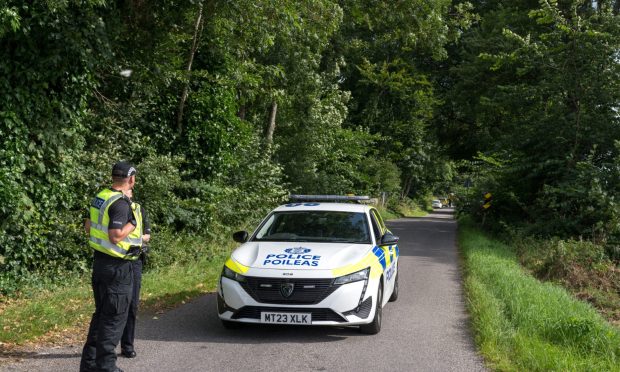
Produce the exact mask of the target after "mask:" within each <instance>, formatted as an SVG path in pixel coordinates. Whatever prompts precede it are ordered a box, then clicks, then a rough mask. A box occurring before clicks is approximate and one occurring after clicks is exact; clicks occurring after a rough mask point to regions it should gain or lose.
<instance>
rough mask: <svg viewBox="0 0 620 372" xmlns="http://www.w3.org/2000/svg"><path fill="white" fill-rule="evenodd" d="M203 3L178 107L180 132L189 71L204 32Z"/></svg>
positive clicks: (179, 130) (199, 11) (180, 131)
mask: <svg viewBox="0 0 620 372" xmlns="http://www.w3.org/2000/svg"><path fill="white" fill-rule="evenodd" d="M202 10H203V3H202V2H201V3H200V5H199V10H198V16H197V17H196V23H195V24H194V37H193V39H192V47H191V49H190V53H189V57H188V59H187V67H186V68H185V72H186V78H187V80H186V81H185V85H184V86H183V91H182V92H181V98H180V99H179V108H178V109H177V130H178V132H179V134H182V133H183V111H184V110H185V102H186V101H187V96H188V95H189V82H190V78H189V76H190V75H189V73H190V72H191V71H192V63H193V62H194V55H195V54H196V50H197V49H198V38H199V37H200V34H201V33H202V25H203V17H202Z"/></svg>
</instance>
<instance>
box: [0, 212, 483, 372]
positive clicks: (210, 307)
mask: <svg viewBox="0 0 620 372" xmlns="http://www.w3.org/2000/svg"><path fill="white" fill-rule="evenodd" d="M388 225H389V226H390V229H391V230H392V232H393V233H394V234H396V235H398V236H400V242H399V247H400V254H401V258H400V260H401V261H400V264H399V265H400V266H399V275H400V278H399V280H400V283H399V284H400V297H399V299H398V301H397V302H390V303H388V305H387V306H386V307H385V308H384V313H383V327H382V330H381V333H379V334H378V335H374V336H369V335H362V334H360V333H359V332H358V330H357V329H354V328H329V327H285V326H247V327H243V328H241V329H237V330H232V331H230V330H225V329H224V328H223V327H222V326H221V324H220V322H219V320H218V318H217V314H216V306H215V296H214V295H213V294H210V295H206V296H203V297H200V298H197V299H195V300H194V301H192V302H190V303H188V304H186V305H183V306H181V307H179V308H177V309H174V310H171V311H169V312H167V313H165V314H163V315H159V316H158V319H153V316H143V317H142V319H140V320H139V324H138V327H137V336H136V338H137V339H136V351H137V353H138V357H137V358H136V359H125V358H122V357H119V359H118V365H119V367H120V368H123V369H124V370H125V371H339V372H342V371H368V370H371V371H484V370H485V369H484V366H483V363H482V359H481V358H480V357H479V356H478V355H477V354H476V351H475V348H474V344H473V340H472V336H471V334H470V331H469V324H468V315H467V313H466V311H465V306H464V301H463V296H462V290H461V273H460V270H459V265H458V255H457V249H456V223H455V221H454V220H453V219H452V214H450V210H446V209H442V210H440V211H437V212H435V213H433V214H431V215H429V216H428V217H425V218H415V219H399V220H395V221H392V222H390V223H389V224H388ZM80 352H81V345H75V346H73V347H66V348H56V349H48V350H42V351H38V352H37V353H36V354H34V353H33V355H31V356H27V357H26V359H24V360H23V361H22V362H21V363H18V364H13V365H8V366H6V365H5V366H4V367H0V369H2V368H5V369H6V370H8V371H77V370H78V367H79V361H80Z"/></svg>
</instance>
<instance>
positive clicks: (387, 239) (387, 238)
mask: <svg viewBox="0 0 620 372" xmlns="http://www.w3.org/2000/svg"><path fill="white" fill-rule="evenodd" d="M398 239H399V238H398V236H396V235H394V234H392V233H391V232H386V233H385V235H383V236H382V237H381V242H380V243H381V245H394V244H396V243H398Z"/></svg>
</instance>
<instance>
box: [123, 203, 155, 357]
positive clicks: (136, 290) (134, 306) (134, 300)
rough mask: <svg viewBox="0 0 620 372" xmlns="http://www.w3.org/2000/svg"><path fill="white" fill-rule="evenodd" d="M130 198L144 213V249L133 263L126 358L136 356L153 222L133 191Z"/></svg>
mask: <svg viewBox="0 0 620 372" xmlns="http://www.w3.org/2000/svg"><path fill="white" fill-rule="evenodd" d="M129 198H130V199H131V200H132V209H140V212H141V214H142V231H143V235H142V250H141V251H140V258H139V259H137V260H135V261H132V265H133V291H132V295H131V304H130V305H129V313H128V316H127V324H126V325H125V329H124V330H123V336H122V337H121V354H122V355H123V356H124V357H126V358H135V357H136V355H137V354H136V350H135V348H134V344H133V342H134V338H135V335H136V317H137V315H138V305H139V304H140V286H141V283H142V266H143V265H144V264H145V263H146V255H147V254H148V252H147V250H148V247H147V246H146V243H148V242H149V241H150V240H151V224H150V223H149V220H148V218H147V215H146V211H145V210H144V207H142V206H141V205H140V204H138V203H136V202H135V201H134V200H133V191H132V192H131V193H130V195H129Z"/></svg>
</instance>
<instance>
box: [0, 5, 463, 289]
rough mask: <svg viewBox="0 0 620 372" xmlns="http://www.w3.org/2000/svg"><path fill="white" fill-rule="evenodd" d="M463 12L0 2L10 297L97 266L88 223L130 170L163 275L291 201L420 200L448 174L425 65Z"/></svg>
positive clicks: (0, 180)
mask: <svg viewBox="0 0 620 372" xmlns="http://www.w3.org/2000/svg"><path fill="white" fill-rule="evenodd" d="M470 11H471V6H470V5H469V3H460V4H459V5H455V6H452V5H451V3H450V2H449V1H447V0H445V1H440V2H431V3H428V2H425V1H419V0H412V1H405V2H401V3H399V4H398V5H397V7H396V8H395V9H392V7H390V6H388V5H386V4H382V3H376V2H352V1H351V2H350V1H344V2H336V1H332V0H312V1H304V2H299V1H292V0H277V1H263V0H261V1H247V0H242V1H234V2H227V1H209V2H176V1H168V0H166V1H158V0H146V1H139V2H135V1H133V2H111V1H105V0H92V1H81V2H67V1H60V2H58V1H48V2H38V3H35V4H29V3H28V4H25V3H23V2H19V1H13V0H4V1H0V47H1V51H0V56H1V57H2V58H1V59H0V60H1V61H2V62H0V92H1V93H0V137H1V138H2V139H0V142H1V143H2V146H1V147H0V221H1V222H0V224H2V230H0V267H1V268H2V273H1V274H0V292H7V291H11V290H15V289H17V288H19V286H20V284H19V283H21V282H20V281H28V282H30V281H31V280H36V278H37V277H39V278H44V277H50V276H60V275H64V274H65V273H71V272H80V271H86V270H88V266H89V264H88V263H89V260H90V254H91V252H90V249H88V248H87V247H86V237H85V235H84V232H83V229H82V223H83V219H84V217H85V215H86V210H87V208H88V205H89V202H90V199H91V198H92V197H93V195H94V194H95V193H97V192H98V191H99V190H101V189H102V188H103V187H107V186H109V182H110V179H109V173H110V167H111V165H112V164H113V163H115V162H116V161H118V160H120V159H125V160H129V161H131V162H133V163H134V164H136V166H137V168H138V178H137V184H136V190H135V196H136V199H137V200H138V201H140V202H141V203H142V204H143V205H144V206H145V207H146V209H147V211H148V213H149V215H150V217H151V218H150V219H151V222H152V225H153V238H154V240H153V244H154V246H155V247H157V249H158V250H160V251H161V252H166V254H162V255H160V256H155V257H154V263H156V264H155V266H157V267H163V266H165V265H170V264H172V263H174V262H177V261H179V262H186V261H189V260H192V259H195V258H197V257H199V256H200V255H201V254H204V252H201V251H200V250H199V249H198V248H196V249H195V250H194V249H188V250H187V251H186V252H184V254H176V252H168V251H167V248H166V247H167V246H169V245H174V243H175V241H174V239H177V238H178V239H180V240H181V241H184V239H186V236H188V235H189V236H201V237H204V238H205V239H209V240H215V241H219V239H220V238H221V237H222V236H226V235H227V234H228V233H229V232H230V231H231V230H233V229H236V228H240V227H245V226H250V225H252V224H254V223H256V222H257V221H258V220H259V219H260V218H261V217H262V216H263V215H264V213H265V212H266V211H267V210H269V209H270V208H272V207H273V206H275V205H276V204H278V203H280V202H282V201H283V200H284V199H285V195H286V194H287V193H288V192H290V191H295V192H304V193H306V192H307V193H357V194H370V195H373V196H378V195H379V194H380V193H382V192H387V193H388V194H389V195H391V196H392V197H399V198H403V197H406V196H410V197H420V195H426V193H427V192H428V191H429V190H431V189H434V188H435V186H436V184H437V183H445V182H447V181H448V180H449V178H451V172H450V167H451V166H450V161H449V160H448V159H447V158H446V157H444V156H442V154H441V152H442V149H441V147H440V146H439V144H438V143H437V140H436V138H435V136H434V133H433V132H432V131H431V130H429V127H430V125H431V122H432V118H433V115H434V111H435V109H436V108H437V106H438V104H439V103H440V101H439V100H438V98H437V96H436V95H435V81H434V79H433V78H432V68H430V66H432V65H433V64H434V63H435V61H439V60H441V59H443V58H445V56H446V49H445V47H446V45H447V43H449V42H450V41H454V40H456V39H457V38H458V35H459V34H460V33H461V32H462V31H463V30H464V29H465V28H466V27H468V25H469V23H470V21H471V20H472V19H473V18H472V16H471V14H470ZM448 15H451V16H452V17H449V16H448ZM158 235H159V238H158ZM175 237H176V238H175ZM158 239H159V240H158ZM41 281H42V282H44V281H45V279H41Z"/></svg>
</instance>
